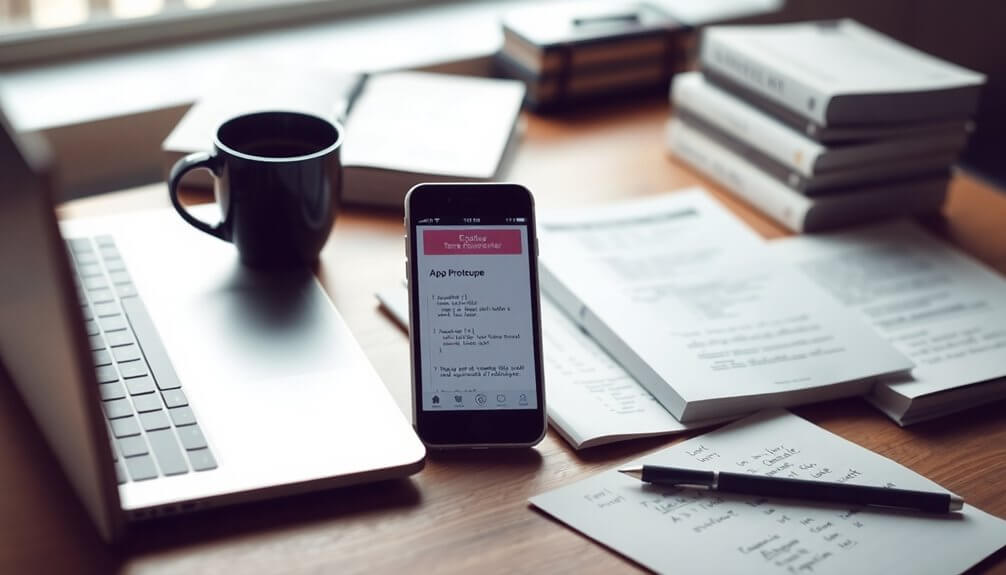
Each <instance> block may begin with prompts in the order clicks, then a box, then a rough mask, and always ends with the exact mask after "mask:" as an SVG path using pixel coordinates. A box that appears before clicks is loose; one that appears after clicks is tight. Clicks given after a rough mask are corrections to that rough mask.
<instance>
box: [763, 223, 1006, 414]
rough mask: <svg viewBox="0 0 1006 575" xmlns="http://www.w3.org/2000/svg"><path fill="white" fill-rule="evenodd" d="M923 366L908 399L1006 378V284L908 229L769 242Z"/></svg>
mask: <svg viewBox="0 0 1006 575" xmlns="http://www.w3.org/2000/svg"><path fill="white" fill-rule="evenodd" d="M769 245H770V249H771V250H772V251H773V252H774V253H775V254H776V255H777V256H779V257H781V258H783V259H785V260H787V261H789V262H791V263H793V264H795V266H796V267H797V268H798V269H800V270H801V271H802V272H803V273H804V274H806V275H807V277H809V278H811V279H812V280H813V281H814V282H815V283H817V284H818V285H819V286H821V287H822V288H824V289H825V290H826V291H827V292H828V293H830V294H831V295H832V296H833V298H834V299H835V300H836V301H838V302H839V303H840V304H842V305H843V306H845V307H847V308H849V309H852V310H855V311H857V312H859V315H860V316H862V317H863V318H865V319H866V320H867V321H868V322H869V323H870V324H871V325H873V327H874V328H875V329H876V330H877V331H878V332H880V333H881V334H882V335H883V336H884V337H886V338H887V339H888V340H889V341H890V342H891V343H892V344H893V345H894V346H895V347H897V348H898V349H899V350H900V351H901V352H902V353H904V354H905V355H907V356H908V357H909V358H911V359H912V360H913V361H914V362H915V364H916V366H915V368H914V369H913V370H912V379H911V380H910V381H903V382H897V383H891V384H889V385H890V386H891V387H892V388H895V389H897V391H898V393H900V394H902V395H905V396H907V397H919V396H921V395H925V394H929V393H935V392H939V391H943V390H947V389H951V388H954V387H959V386H963V385H967V384H970V383H975V382H979V381H985V380H989V379H993V378H999V377H1004V376H1006V280H1004V279H1003V277H1002V276H1000V275H999V274H997V273H995V272H994V271H992V270H990V269H988V268H986V267H985V266H983V265H981V264H980V263H978V262H976V261H975V260H972V259H970V258H968V257H967V256H965V255H963V254H962V253H960V252H958V251H957V250H954V249H953V248H951V247H950V246H948V245H947V244H946V243H944V242H941V241H939V240H937V239H936V238H934V237H932V236H931V235H929V234H928V233H926V232H925V231H923V230H922V229H921V228H919V227H918V226H917V225H915V224H913V223H909V222H894V223H889V224H881V225H878V226H871V227H868V228H861V229H857V230H854V231H849V232H842V233H836V234H830V235H821V236H796V237H792V238H786V239H781V240H776V241H774V242H771V243H770V244H769Z"/></svg>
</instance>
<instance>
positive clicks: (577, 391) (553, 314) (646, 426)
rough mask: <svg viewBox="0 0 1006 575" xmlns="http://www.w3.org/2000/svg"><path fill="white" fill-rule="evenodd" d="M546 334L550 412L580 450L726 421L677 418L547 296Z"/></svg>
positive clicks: (543, 319)
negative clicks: (684, 420)
mask: <svg viewBox="0 0 1006 575" xmlns="http://www.w3.org/2000/svg"><path fill="white" fill-rule="evenodd" d="M541 333H542V339H543V340H544V341H543V342H542V347H543V350H544V353H543V356H544V360H545V387H546V389H547V391H548V402H547V403H548V416H549V419H550V420H551V421H552V423H553V425H554V426H555V427H556V429H557V430H558V431H559V433H560V434H562V435H563V437H565V438H566V439H567V440H568V441H569V442H570V443H572V444H573V447H574V448H576V449H582V448H585V447H594V446H596V445H603V444H606V443H612V442H615V441H620V440H624V439H630V438H637V437H650V436H654V435H669V434H672V433H681V432H683V431H687V430H689V429H696V428H698V427H702V426H705V425H711V424H713V423H717V422H719V421H722V420H716V421H698V422H694V423H691V424H685V423H681V422H680V421H678V420H677V419H675V418H674V416H673V415H671V414H670V413H668V412H667V410H666V409H664V407H663V406H662V405H660V404H659V403H658V402H657V400H656V399H654V398H653V395H651V394H650V392H648V391H646V390H645V389H643V387H642V386H641V385H639V382H637V381H636V380H635V379H634V378H633V377H632V376H631V375H629V374H628V373H627V372H626V371H625V369H624V368H622V366H620V365H618V363H617V362H616V361H615V360H614V359H612V357H611V356H610V355H609V354H608V353H607V352H606V351H604V350H603V349H602V348H601V347H600V346H599V345H598V344H597V342H595V341H594V340H593V339H591V337H590V336H589V335H587V334H586V333H584V332H583V330H581V329H580V328H579V327H577V326H576V324H575V323H573V321H572V320H570V319H569V318H568V317H567V316H566V314H565V313H564V312H563V311H562V310H560V309H559V308H558V307H556V305H555V304H554V303H552V301H551V300H550V299H549V298H548V297H547V296H542V298H541Z"/></svg>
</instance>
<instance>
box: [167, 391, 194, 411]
mask: <svg viewBox="0 0 1006 575" xmlns="http://www.w3.org/2000/svg"><path fill="white" fill-rule="evenodd" d="M162 395H163V396H164V404H165V405H167V406H168V407H182V406H185V405H188V404H189V399H188V398H187V397H185V392H184V391H182V390H180V389H169V390H167V391H165V392H163V393H162Z"/></svg>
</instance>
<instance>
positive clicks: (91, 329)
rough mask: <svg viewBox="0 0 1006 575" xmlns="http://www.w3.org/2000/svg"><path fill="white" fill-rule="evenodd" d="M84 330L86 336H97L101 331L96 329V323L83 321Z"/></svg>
mask: <svg viewBox="0 0 1006 575" xmlns="http://www.w3.org/2000/svg"><path fill="white" fill-rule="evenodd" d="M84 329H86V330H87V335H98V334H100V333H101V330H100V329H98V322H96V321H94V320H90V321H85V322H84Z"/></svg>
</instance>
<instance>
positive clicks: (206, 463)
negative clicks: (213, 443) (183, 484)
mask: <svg viewBox="0 0 1006 575" xmlns="http://www.w3.org/2000/svg"><path fill="white" fill-rule="evenodd" d="M188 453H189V461H190V462H191V463H192V469H195V470H196V471H209V470H210V469H216V468H217V460H216V459H213V454H212V453H210V450H209V449H194V450H192V451H190V452H188Z"/></svg>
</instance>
